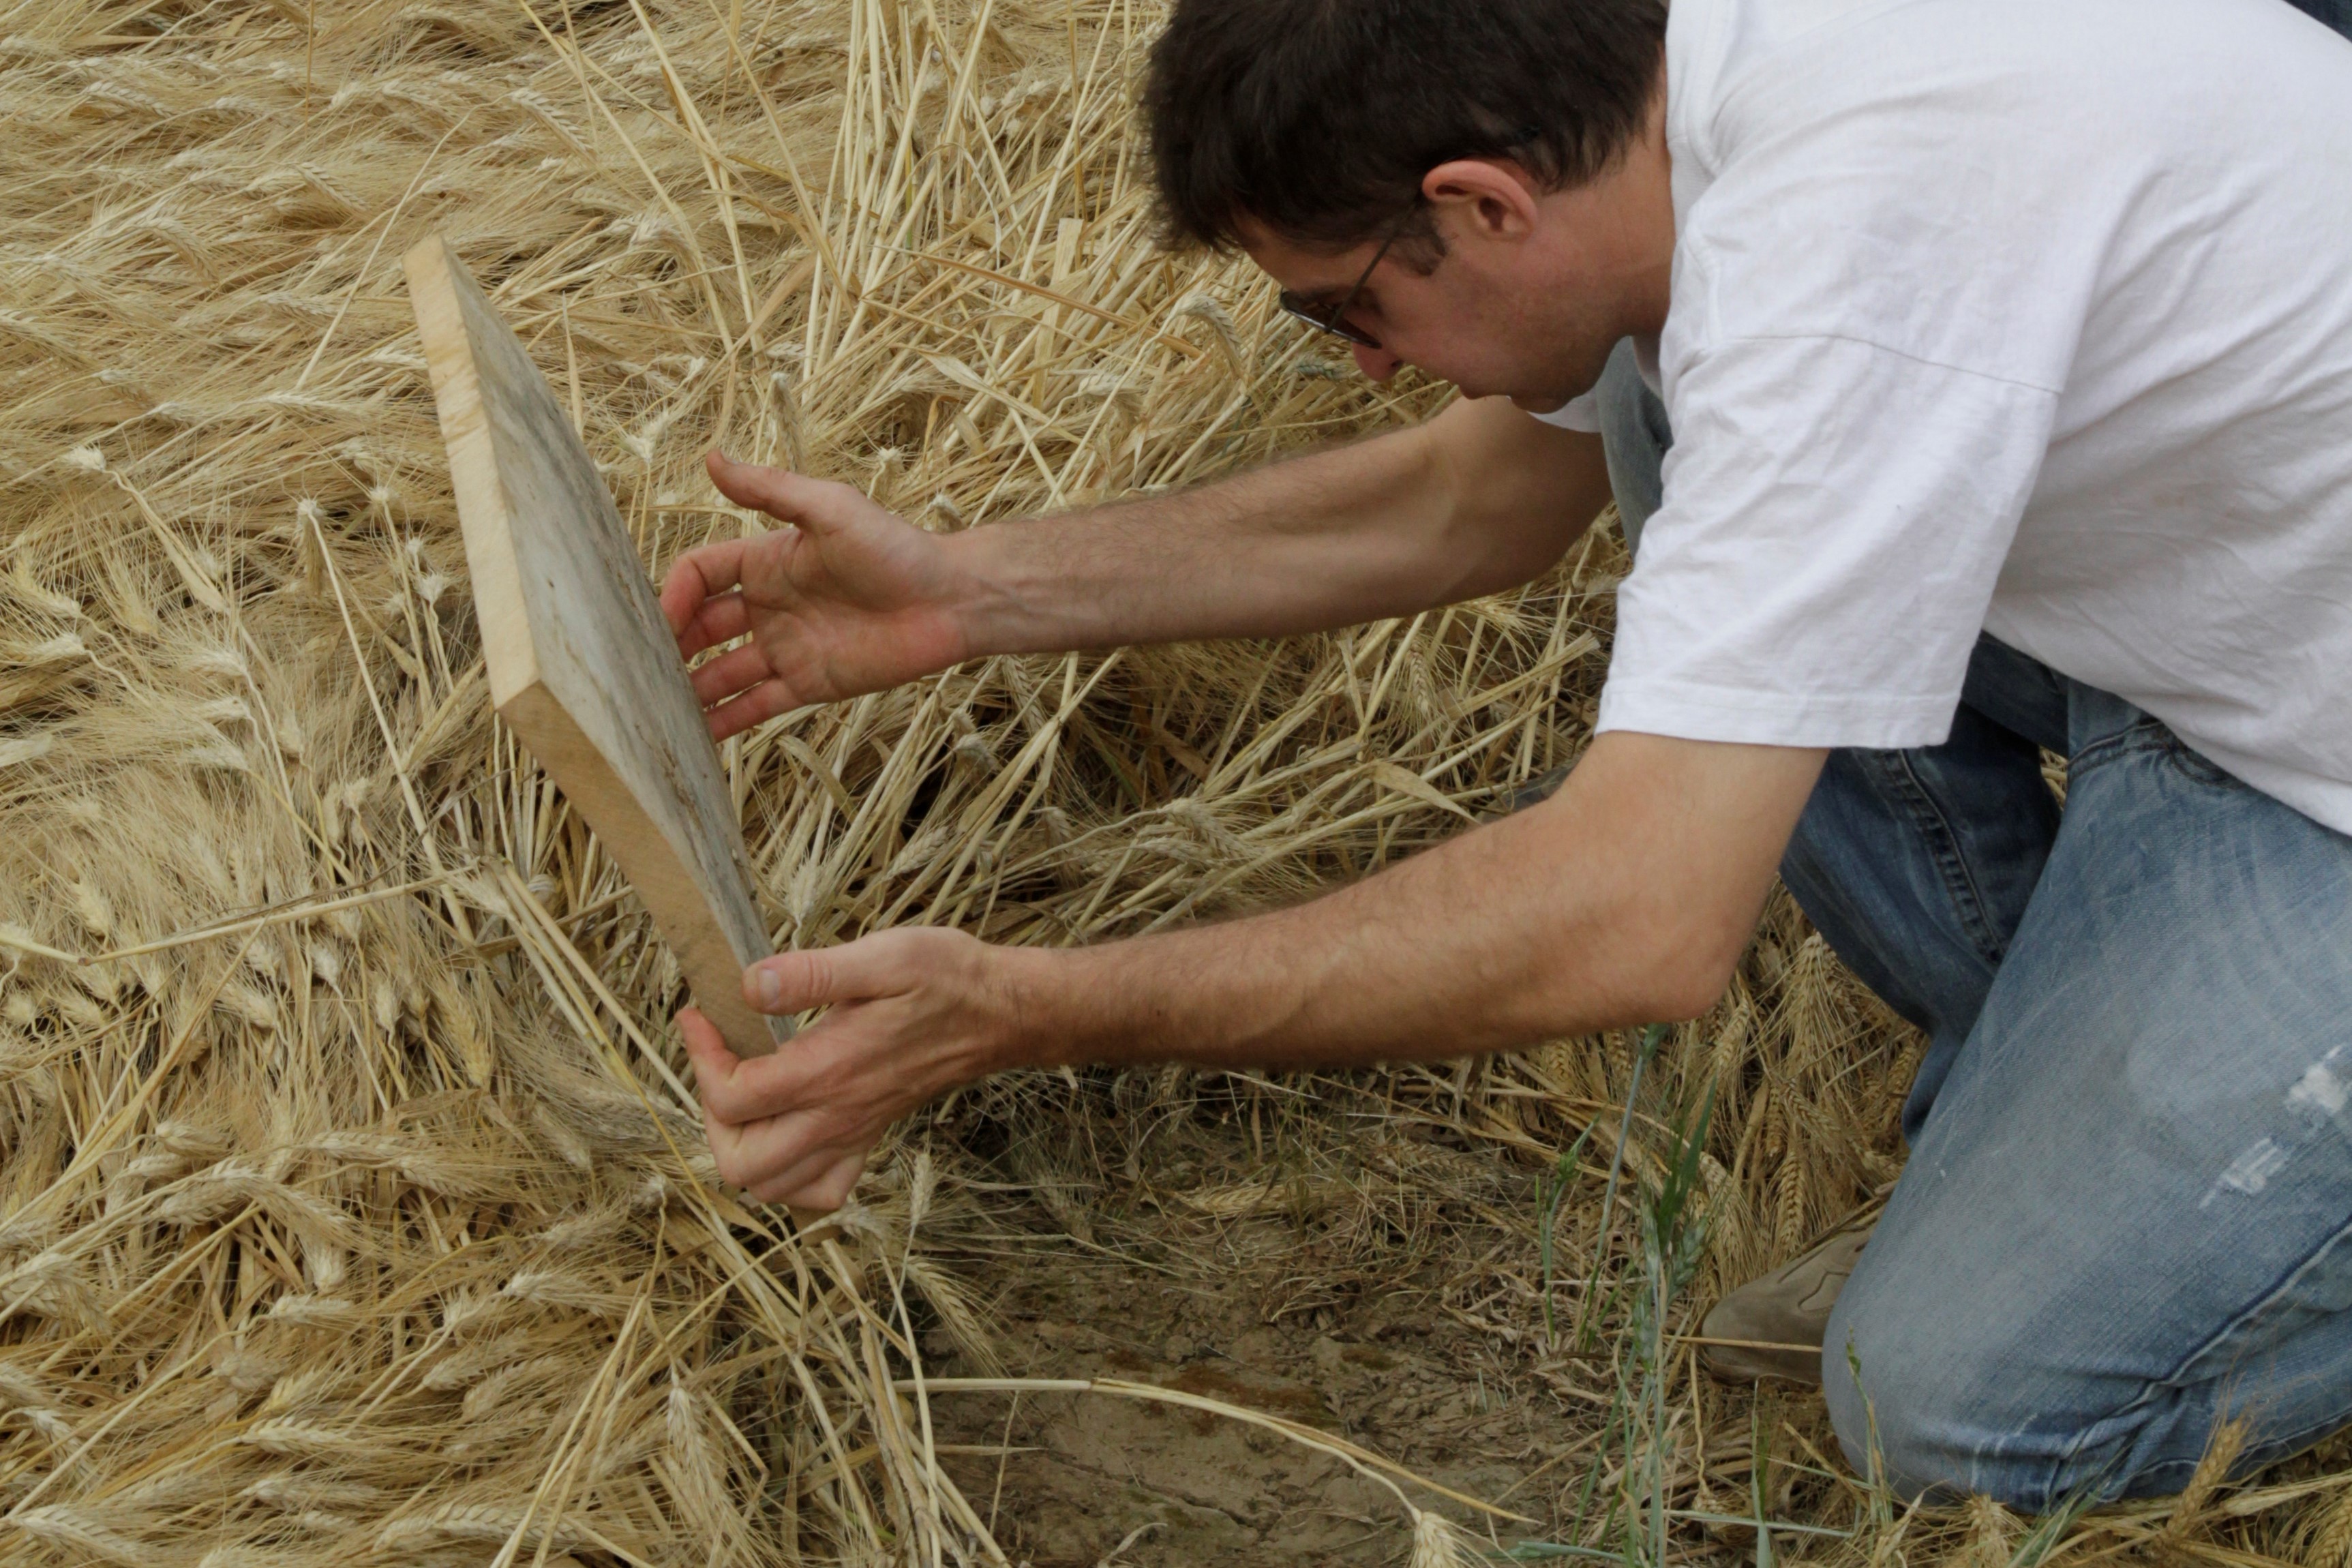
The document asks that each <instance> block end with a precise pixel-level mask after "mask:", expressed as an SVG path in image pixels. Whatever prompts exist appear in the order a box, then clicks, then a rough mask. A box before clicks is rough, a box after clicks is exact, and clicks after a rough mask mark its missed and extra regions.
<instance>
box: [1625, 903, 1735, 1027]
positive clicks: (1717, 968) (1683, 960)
mask: <svg viewBox="0 0 2352 1568" xmlns="http://www.w3.org/2000/svg"><path fill="white" fill-rule="evenodd" d="M1753 924H1754V922H1753V921H1749V922H1748V924H1746V925H1734V924H1733V923H1732V922H1730V921H1708V920H1699V919H1691V918H1689V917H1688V916H1685V917H1684V918H1681V919H1675V920H1665V921H1658V922H1656V923H1655V924H1653V925H1651V926H1650V927H1649V929H1648V931H1647V932H1646V933H1645V935H1644V937H1643V939H1642V940H1641V941H1640V942H1638V943H1637V944H1636V950H1635V952H1634V953H1633V955H1632V959H1633V962H1632V963H1630V964H1629V965H1628V968H1629V970H1630V971H1631V973H1630V976H1629V978H1630V979H1631V980H1632V982H1633V984H1631V985H1629V986H1628V988H1627V989H1628V992H1629V993H1630V994H1629V996H1628V999H1627V1000H1628V1003H1629V1011H1632V1012H1634V1013H1636V1014H1638V1019H1637V1020H1629V1021H1638V1022H1641V1023H1644V1024H1680V1023H1685V1022H1688V1021H1689V1020H1691V1019H1693V1018H1696V1017H1699V1016H1702V1015H1704V1014H1706V1012H1708V1011H1709V1010H1710V1009H1712V1008H1713V1007H1714V1006H1715V1005H1716V1004H1717V1003H1718V1002H1720V1001H1722V1000H1723V994H1724V992H1725V991H1726V990H1727V989H1729V987H1730V985H1731V976H1732V973H1733V971H1734V970H1736V969H1737V968H1738V964H1739V955H1740V954H1741V953H1742V952H1746V951H1747V947H1748V937H1749V935H1750V934H1751V931H1752V928H1753Z"/></svg>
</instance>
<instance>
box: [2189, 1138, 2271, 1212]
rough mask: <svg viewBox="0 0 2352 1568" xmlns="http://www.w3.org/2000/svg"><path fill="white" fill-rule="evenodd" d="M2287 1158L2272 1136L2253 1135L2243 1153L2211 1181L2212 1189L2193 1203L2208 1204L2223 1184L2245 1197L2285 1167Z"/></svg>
mask: <svg viewBox="0 0 2352 1568" xmlns="http://www.w3.org/2000/svg"><path fill="white" fill-rule="evenodd" d="M2289 1158H2290V1156H2289V1155H2288V1153H2287V1152H2286V1151H2285V1150H2284V1149H2282V1148H2280V1147H2279V1146H2278V1142H2277V1141H2276V1140H2275V1139H2272V1138H2258V1139H2256V1140H2255V1141H2254V1142H2253V1143H2252V1146H2250V1147H2249V1148H2248V1149H2247V1150H2246V1152H2244V1153H2242V1154H2241V1155H2239V1156H2238V1157H2237V1158H2236V1159H2234V1160H2232V1161H2231V1162H2230V1168H2229V1169H2228V1170H2226V1171H2223V1172H2222V1173H2221V1176H2220V1178H2219V1179H2218V1180H2216V1181H2215V1182H2214V1184H2213V1188H2212V1191H2210V1192H2209V1193H2207V1194H2205V1201H2204V1202H2202V1203H2200V1204H2199V1205H2197V1206H2198V1207H2199V1208H2200V1209H2202V1208H2210V1207H2211V1206H2212V1204H2213V1200H2214V1199H2215V1198H2218V1197H2220V1196H2221V1189H2222V1188H2223V1187H2227V1188H2229V1189H2230V1190H2231V1192H2233V1193H2243V1194H2246V1195H2247V1196H2248V1197H2252V1196H2253V1195H2254V1194H2257V1193H2259V1192H2261V1191H2262V1190H2263V1188H2264V1187H2267V1186H2269V1185H2270V1184H2271V1178H2272V1177H2273V1176H2275V1175H2277V1174H2278V1173H2280V1172H2281V1171H2283V1170H2284V1169H2285V1168H2286V1163H2287V1161H2288V1159H2289Z"/></svg>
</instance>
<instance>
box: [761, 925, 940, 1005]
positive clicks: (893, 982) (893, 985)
mask: <svg viewBox="0 0 2352 1568" xmlns="http://www.w3.org/2000/svg"><path fill="white" fill-rule="evenodd" d="M889 935H890V933H888V932H884V933H881V934H879V935H877V936H866V937H860V938H858V939H857V940H856V942H844V943H843V944H842V945H841V946H839V947H825V948H817V949H815V950H814V951H812V952H780V953H778V954H776V955H775V956H774V957H773V958H763V959H761V961H760V962H759V963H755V964H753V965H752V966H751V968H749V969H747V970H745V971H744V972H743V999H744V1000H745V1001H746V1002H749V1003H751V1005H752V1006H754V1007H757V1008H758V1009H760V1011H761V1012H762V1013H805V1012H807V1011H808V1010H809V1009H810V1008H812V1007H824V1006H830V1005H833V1004H834V1003H836V1002H863V1001H866V1000H869V999H870V998H873V997H876V996H887V995H888V994H891V993H893V992H896V991H900V990H903V989H905V987H904V986H903V985H902V984H898V983H897V981H898V965H897V964H895V963H890V962H889V961H888V959H887V953H886V949H887V946H888V942H887V937H888V936H889Z"/></svg>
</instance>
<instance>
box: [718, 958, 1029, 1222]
mask: <svg viewBox="0 0 2352 1568" xmlns="http://www.w3.org/2000/svg"><path fill="white" fill-rule="evenodd" d="M1035 956H1036V955H1034V954H1022V953H1019V952H1017V951H1016V950H1012V949H1006V948H1000V947H991V946H989V945H988V944H986V943H984V942H980V941H978V940H977V939H975V938H973V937H970V936H967V935H965V934H964V933H962V932H961V931H944V930H940V929H936V928H932V927H927V926H914V927H908V928H904V929H901V930H898V931H882V932H878V933H877V934H876V935H873V936H869V937H865V938H862V939H860V940H858V941H856V942H846V943H844V944H843V945H842V946H839V947H829V948H820V949H816V950H814V951H811V952H781V953H778V954H777V955H776V956H775V957H773V958H770V959H766V960H764V961H762V962H761V963H757V964H754V965H753V966H752V967H751V968H750V969H748V970H746V971H744V973H743V994H744V996H745V997H746V999H748V1000H749V1001H750V1002H751V1004H752V1005H754V1006H757V1007H758V1008H760V1010H761V1011H762V1012H765V1013H778V1014H786V1013H800V1012H805V1011H807V1010H808V1009H810V1008H813V1007H830V1008H831V1009H832V1011H831V1012H830V1013H828V1014H827V1015H826V1016H825V1017H824V1019H823V1020H822V1021H821V1022H819V1023H818V1024H817V1025H816V1026H814V1027H813V1028H810V1029H808V1030H806V1031H804V1032H803V1033H802V1034H800V1035H799V1036H797V1037H794V1038H793V1040H792V1042H791V1043H790V1044H788V1045H786V1046H784V1047H782V1049H780V1050H778V1051H777V1052H776V1053H775V1054H774V1055H773V1056H767V1057H754V1058H751V1059H749V1060H746V1059H744V1058H740V1057H738V1056H737V1055H735V1053H734V1052H732V1051H730V1050H729V1049H728V1048H727V1046H726V1044H725V1042H724V1041H722V1040H721V1039H720V1038H719V1031H718V1029H717V1028H716V1027H714V1026H712V1025H711V1023H710V1021H709V1019H707V1018H705V1017H704V1016H702V1015H701V1014H700V1013H698V1012H696V1011H695V1010H694V1009H693V1008H690V1007H689V1008H688V1009H686V1010H685V1011H684V1012H681V1013H680V1014H679V1015H678V1016H677V1022H678V1029H679V1031H680V1033H682V1034H683V1035H684V1036H685V1037H686V1049H687V1054H688V1056H689V1057H691V1058H693V1060H694V1076H695V1087H696V1089H697V1090H698V1092H699V1093H700V1095H701V1097H702V1106H703V1112H704V1117H703V1120H704V1123H705V1125H706V1126H707V1127H708V1129H709V1134H710V1152H712V1153H713V1154H715V1155H717V1156H718V1159H719V1175H720V1176H721V1177H722V1178H723V1179H725V1180H726V1181H728V1182H730V1183H731V1184H734V1185H736V1186H739V1187H741V1188H743V1189H745V1190H746V1191H748V1192H750V1193H751V1195H752V1196H754V1197H756V1198H760V1199H761V1200H763V1201H765V1202H768V1203H775V1204H788V1205H792V1206H793V1207H794V1208H797V1209H813V1210H818V1211H831V1210H833V1209H836V1208H839V1207H840V1206H841V1205H842V1202H843V1200H844V1199H845V1198H846V1197H847V1196H848V1195H849V1189H850V1188H851V1187H852V1186H854V1185H856V1182H857V1178H858V1174H859V1173H861V1172H862V1171H863V1170H864V1169H865V1168H866V1154H867V1152H869V1151H871V1150H872V1149H873V1147H874V1145H875V1143H876V1142H877V1141H879V1140H880V1138H881V1136H882V1134H883V1133H884V1132H885V1131H887V1130H888V1128H889V1126H890V1124H891V1123H892V1122H894V1121H898V1118H900V1117H901V1116H904V1115H905V1114H907V1112H908V1111H910V1110H914V1109H915V1108H916V1107H917V1106H919V1105H922V1104H924V1103H926V1102H928V1101H929V1100H932V1099H934V1098H936V1097H938V1096H939V1095H941V1094H944V1093H946V1092H947V1091H948V1090H949V1089H954V1088H956V1087H957V1086H959V1085H961V1084H965V1083H970V1082H971V1081H972V1080H973V1079H977V1078H980V1077H982V1075H983V1074H986V1073H988V1072H991V1071H992V1070H994V1069H995V1068H998V1067H1001V1066H1006V1065H1010V1064H1009V1062H1008V1061H1007V1060H1006V1059H1005V1053H1006V1048H1007V1047H1008V1045H1009V1043H1010V1042H1011V1041H1012V1040H1013V1037H1014V1036H1015V1033H1016V1026H1017V1023H1018V1014H1019V1007H1018V1005H1017V1004H1016V1000H1015V991H1014V987H1013V974H1012V970H1013V966H1014V964H1015V963H1017V962H1018V961H1019V959H1021V958H1023V957H1030V958H1034V957H1035Z"/></svg>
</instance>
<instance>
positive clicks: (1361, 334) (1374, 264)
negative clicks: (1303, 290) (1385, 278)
mask: <svg viewBox="0 0 2352 1568" xmlns="http://www.w3.org/2000/svg"><path fill="white" fill-rule="evenodd" d="M1416 210H1417V209H1416ZM1411 222H1412V213H1410V212H1408V213H1406V214H1405V215H1404V216H1403V217H1402V219H1400V220H1399V221H1398V223H1397V225H1396V226H1395V227H1394V228H1391V229H1390V230H1389V233H1388V237H1387V238H1386V239H1383V240H1381V247H1380V248H1379V249H1378V250H1375V251H1373V252H1372V258H1371V260H1370V262H1368V263H1366V264H1365V267H1364V270H1363V271H1362V272H1361V273H1360V274H1358V275H1357V278H1356V286H1355V287H1354V288H1352V289H1349V290H1348V293H1347V297H1346V298H1345V299H1343V300H1340V301H1339V309H1337V310H1331V311H1328V312H1325V311H1323V310H1318V308H1317V307H1316V306H1314V305H1312V304H1310V303H1308V302H1307V298H1306V297H1305V296H1304V295H1301V294H1296V293H1293V292H1292V291H1291V290H1289V289H1284V290H1283V291H1282V292H1281V293H1279V294H1277V295H1276V296H1275V303H1276V305H1277V306H1279V307H1280V308H1281V310H1282V313H1283V314H1284V315H1286V316H1296V317H1297V319H1298V320H1300V321H1304V322H1306V323H1307V325H1308V326H1310V327H1312V328H1314V329H1315V330H1316V331H1318V332H1328V333H1330V334H1331V335H1332V336H1333V337H1335V338H1342V339H1345V340H1346V341H1347V342H1351V343H1353V344H1355V345H1356V346H1357V347H1358V348H1362V349H1371V350H1373V351H1374V352H1375V353H1377V352H1378V351H1379V349H1380V346H1381V340H1380V339H1378V338H1376V337H1374V336H1372V334H1371V333H1370V332H1368V331H1364V330H1363V329H1362V328H1360V327H1351V326H1349V324H1348V312H1349V310H1353V309H1354V308H1355V304H1356V298H1357V296H1358V295H1360V294H1361V293H1362V292H1363V291H1364V285H1365V284H1367V283H1369V282H1370V281H1371V280H1372V273H1373V270H1374V269H1375V268H1378V267H1379V266H1380V264H1381V259H1382V258H1384V257H1386V256H1387V255H1388V253H1389V247H1391V246H1392V245H1394V244H1395V243H1396V242H1397V241H1398V240H1400V239H1402V237H1404V231H1405V226H1406V225H1407V224H1410V223H1411Z"/></svg>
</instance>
